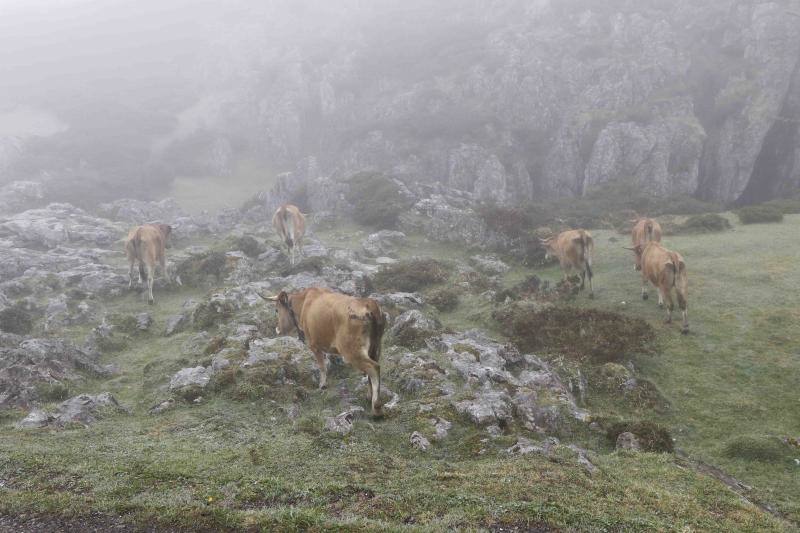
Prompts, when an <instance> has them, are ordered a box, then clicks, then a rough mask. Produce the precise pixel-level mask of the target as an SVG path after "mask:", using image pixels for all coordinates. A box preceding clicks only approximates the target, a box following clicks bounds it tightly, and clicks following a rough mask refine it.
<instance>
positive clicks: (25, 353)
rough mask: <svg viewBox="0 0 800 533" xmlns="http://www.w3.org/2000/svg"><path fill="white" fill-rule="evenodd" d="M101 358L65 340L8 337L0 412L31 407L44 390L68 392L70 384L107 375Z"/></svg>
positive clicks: (2, 351)
mask: <svg viewBox="0 0 800 533" xmlns="http://www.w3.org/2000/svg"><path fill="white" fill-rule="evenodd" d="M98 357H99V356H98V354H96V353H90V352H86V351H84V350H82V349H80V348H78V347H77V346H75V345H74V344H72V343H70V342H67V341H65V340H62V339H27V340H22V338H21V337H16V338H15V336H14V337H9V336H6V337H5V338H4V345H3V346H0V409H5V408H9V407H22V408H25V407H29V406H30V405H31V404H32V403H33V402H35V401H37V400H38V399H39V398H40V395H41V394H42V391H45V390H47V389H50V390H52V389H53V388H55V387H58V388H59V389H60V390H66V388H67V386H68V383H69V382H70V381H74V380H79V379H82V378H84V377H89V376H100V375H107V374H108V371H107V369H105V368H103V367H101V366H100V365H99V364H98Z"/></svg>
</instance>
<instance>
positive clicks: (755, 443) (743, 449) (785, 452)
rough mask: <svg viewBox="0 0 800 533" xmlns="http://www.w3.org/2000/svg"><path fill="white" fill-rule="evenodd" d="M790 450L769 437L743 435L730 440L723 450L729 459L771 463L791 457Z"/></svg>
mask: <svg viewBox="0 0 800 533" xmlns="http://www.w3.org/2000/svg"><path fill="white" fill-rule="evenodd" d="M789 452H790V450H789V448H788V447H787V446H786V444H784V443H783V442H781V441H780V440H779V439H777V438H775V437H769V436H757V437H756V436H750V435H742V436H739V437H734V438H732V439H731V440H729V441H728V442H727V443H726V444H725V447H724V448H723V453H724V454H725V455H726V456H727V457H731V458H736V459H744V460H746V461H759V462H762V463H770V462H776V461H780V460H781V459H784V458H787V459H788V456H789V455H790V453H789Z"/></svg>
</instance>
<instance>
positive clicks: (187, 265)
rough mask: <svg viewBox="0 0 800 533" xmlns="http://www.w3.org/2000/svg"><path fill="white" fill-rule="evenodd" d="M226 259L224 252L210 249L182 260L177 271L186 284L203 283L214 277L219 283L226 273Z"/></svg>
mask: <svg viewBox="0 0 800 533" xmlns="http://www.w3.org/2000/svg"><path fill="white" fill-rule="evenodd" d="M226 261H227V260H226V258H225V254H224V253H223V252H219V251H208V252H205V253H202V254H198V255H193V256H191V257H189V258H188V259H186V260H184V261H181V262H180V263H178V265H177V269H176V272H177V274H178V275H179V276H180V278H181V281H182V282H183V284H184V285H202V284H204V283H207V282H208V281H209V278H212V277H213V278H214V280H215V281H216V282H217V283H219V282H220V281H221V280H222V277H223V275H224V273H225V265H226Z"/></svg>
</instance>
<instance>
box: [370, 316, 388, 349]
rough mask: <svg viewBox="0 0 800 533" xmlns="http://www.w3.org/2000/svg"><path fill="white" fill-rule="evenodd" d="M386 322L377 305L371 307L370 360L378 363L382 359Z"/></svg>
mask: <svg viewBox="0 0 800 533" xmlns="http://www.w3.org/2000/svg"><path fill="white" fill-rule="evenodd" d="M385 328H386V320H385V319H384V317H383V313H382V312H381V310H380V308H379V307H378V306H377V305H371V306H370V310H369V358H370V359H372V360H373V361H375V362H376V363H377V362H378V360H379V359H380V358H381V340H382V339H383V330H384V329H385Z"/></svg>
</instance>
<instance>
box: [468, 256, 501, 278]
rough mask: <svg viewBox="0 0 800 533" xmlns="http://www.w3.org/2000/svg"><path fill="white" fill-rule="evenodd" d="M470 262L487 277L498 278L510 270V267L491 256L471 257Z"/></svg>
mask: <svg viewBox="0 0 800 533" xmlns="http://www.w3.org/2000/svg"><path fill="white" fill-rule="evenodd" d="M470 262H471V263H472V265H473V266H474V267H475V268H476V269H478V270H479V271H481V272H483V273H484V274H486V275H488V276H498V275H501V274H505V273H506V272H508V271H509V270H511V267H509V266H508V265H507V264H505V263H504V262H502V261H501V260H500V259H498V258H497V257H495V256H493V255H473V256H472V257H471V258H470Z"/></svg>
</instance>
